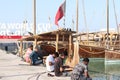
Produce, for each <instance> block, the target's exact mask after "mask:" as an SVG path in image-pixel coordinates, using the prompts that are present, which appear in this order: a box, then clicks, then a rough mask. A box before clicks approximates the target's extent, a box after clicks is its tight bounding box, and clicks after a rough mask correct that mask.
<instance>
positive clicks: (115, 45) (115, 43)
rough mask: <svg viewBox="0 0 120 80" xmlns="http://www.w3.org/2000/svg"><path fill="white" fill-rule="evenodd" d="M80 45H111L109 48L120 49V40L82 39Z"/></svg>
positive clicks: (103, 46) (104, 46)
mask: <svg viewBox="0 0 120 80" xmlns="http://www.w3.org/2000/svg"><path fill="white" fill-rule="evenodd" d="M80 45H87V46H95V47H102V48H106V47H107V46H108V45H109V49H111V50H120V42H119V41H118V40H117V41H85V40H83V41H82V40H81V41H80Z"/></svg>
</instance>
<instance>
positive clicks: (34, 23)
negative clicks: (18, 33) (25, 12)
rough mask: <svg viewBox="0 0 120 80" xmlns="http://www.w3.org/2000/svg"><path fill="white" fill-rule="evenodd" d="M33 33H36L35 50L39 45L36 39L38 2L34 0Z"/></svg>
mask: <svg viewBox="0 0 120 80" xmlns="http://www.w3.org/2000/svg"><path fill="white" fill-rule="evenodd" d="M33 30H34V31H33V33H34V39H35V40H34V48H35V47H36V45H37V39H36V0H33Z"/></svg>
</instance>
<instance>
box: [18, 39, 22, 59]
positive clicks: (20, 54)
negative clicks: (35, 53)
mask: <svg viewBox="0 0 120 80" xmlns="http://www.w3.org/2000/svg"><path fill="white" fill-rule="evenodd" d="M19 56H20V57H23V41H22V40H21V41H20V53H19Z"/></svg>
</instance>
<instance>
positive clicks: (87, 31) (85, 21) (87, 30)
mask: <svg viewBox="0 0 120 80" xmlns="http://www.w3.org/2000/svg"><path fill="white" fill-rule="evenodd" d="M82 6H83V15H84V23H85V27H86V33H87V45H89V42H88V41H89V29H88V26H87V20H86V13H85V5H84V0H82Z"/></svg>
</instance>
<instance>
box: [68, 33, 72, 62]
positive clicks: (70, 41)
mask: <svg viewBox="0 0 120 80" xmlns="http://www.w3.org/2000/svg"><path fill="white" fill-rule="evenodd" d="M71 55H72V34H70V35H69V51H68V56H69V59H70V61H71Z"/></svg>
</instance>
